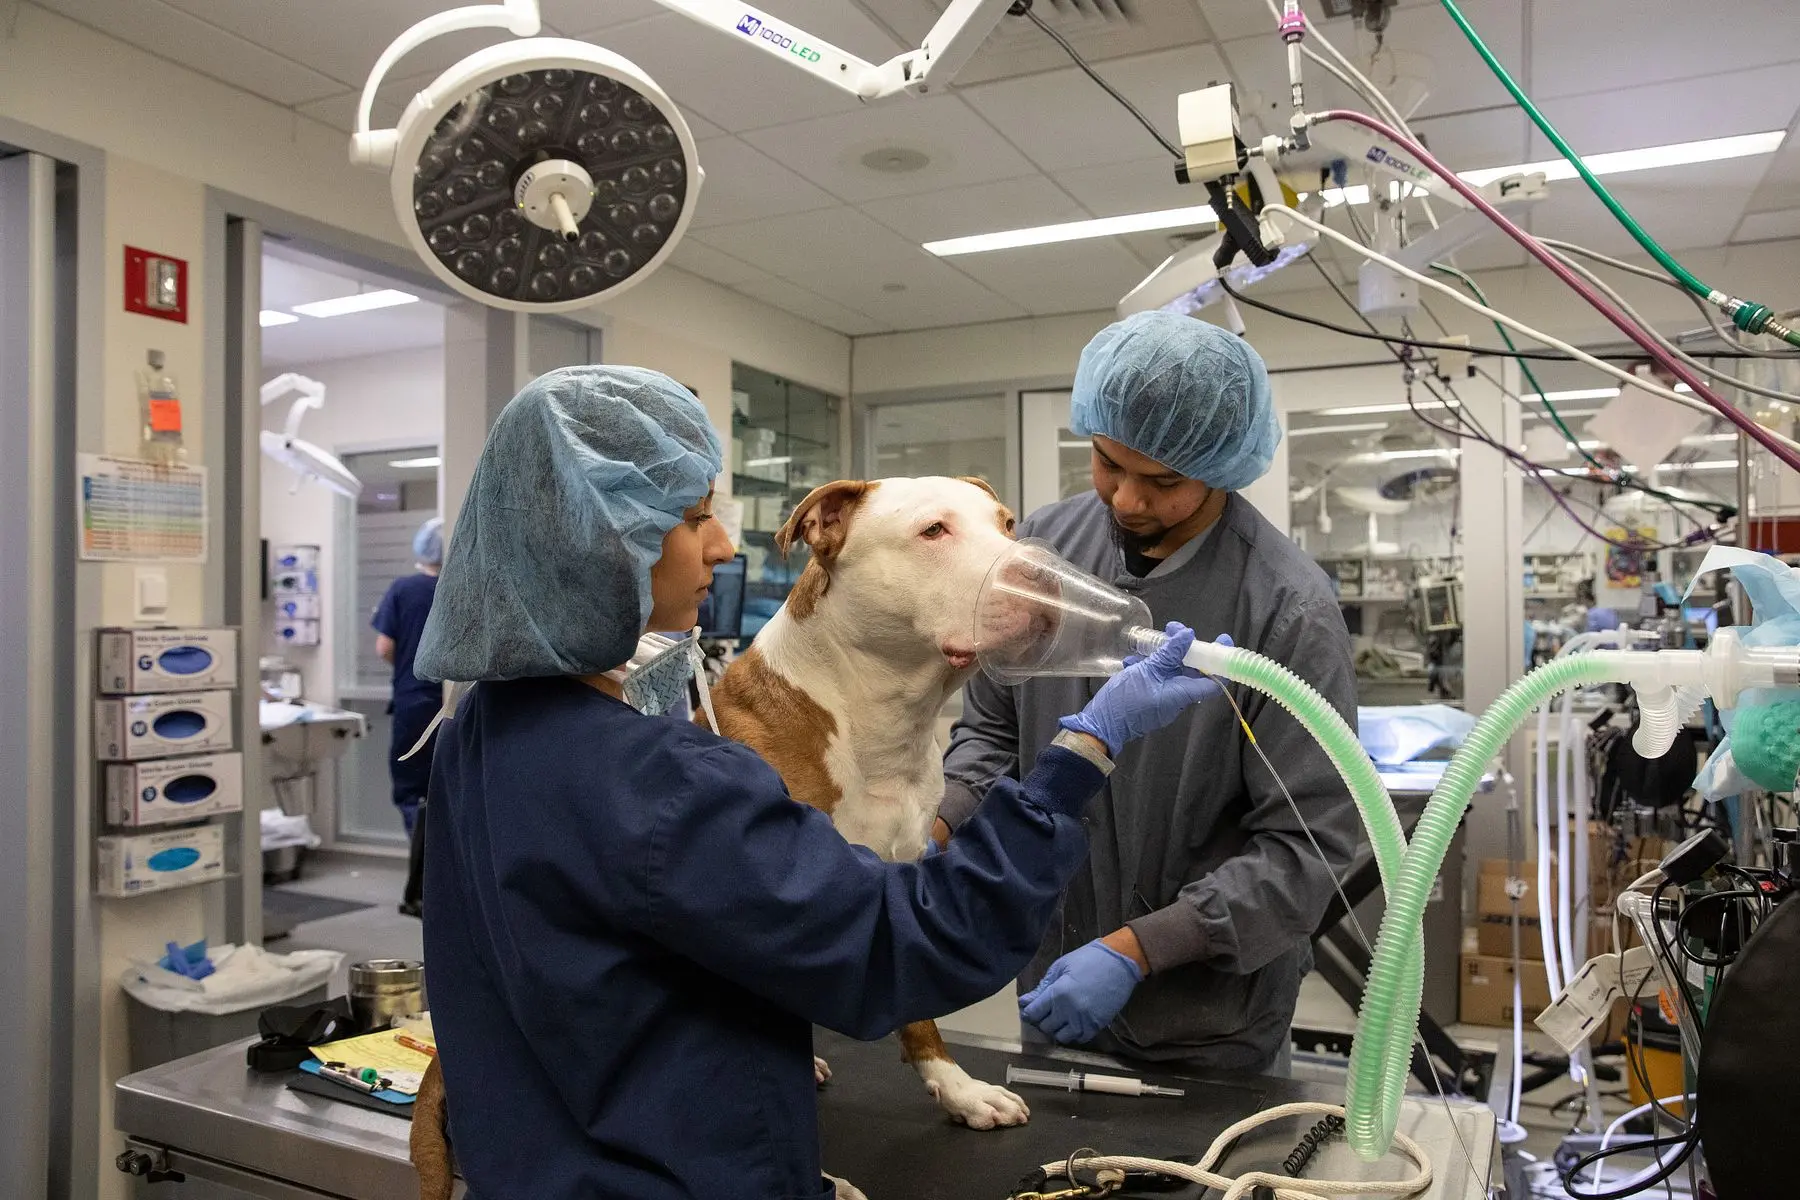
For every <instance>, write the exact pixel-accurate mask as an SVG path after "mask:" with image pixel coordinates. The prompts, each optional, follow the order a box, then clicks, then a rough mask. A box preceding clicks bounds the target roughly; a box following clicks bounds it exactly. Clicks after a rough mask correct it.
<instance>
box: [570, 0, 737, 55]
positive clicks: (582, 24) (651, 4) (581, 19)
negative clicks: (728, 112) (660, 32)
mask: <svg viewBox="0 0 1800 1200" xmlns="http://www.w3.org/2000/svg"><path fill="white" fill-rule="evenodd" d="M538 11H539V12H540V13H542V14H543V16H544V20H546V21H548V22H549V23H550V24H552V25H554V26H556V28H558V29H561V30H565V31H567V33H568V34H569V36H571V37H578V38H581V39H582V40H584V41H591V42H599V43H600V44H601V45H605V43H604V41H602V40H601V39H599V38H595V37H591V36H590V35H591V34H593V33H594V32H595V31H596V30H601V29H610V28H612V27H613V26H615V25H624V24H627V23H629V22H631V21H641V20H643V19H644V18H645V17H654V16H659V15H661V14H663V13H666V12H668V11H669V10H668V9H666V8H664V7H663V6H662V5H660V4H658V3H657V2H656V0H538ZM720 36H724V35H722V34H721V35H720Z"/></svg>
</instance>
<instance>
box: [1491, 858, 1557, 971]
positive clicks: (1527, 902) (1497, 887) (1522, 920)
mask: <svg viewBox="0 0 1800 1200" xmlns="http://www.w3.org/2000/svg"><path fill="white" fill-rule="evenodd" d="M1518 870H1519V878H1521V879H1523V880H1524V881H1525V894H1524V895H1523V896H1520V897H1519V953H1520V955H1521V956H1523V957H1525V958H1533V959H1539V960H1542V959H1543V957H1544V943H1543V933H1542V928H1541V927H1542V924H1543V922H1542V920H1541V915H1540V912H1539V909H1538V887H1537V860H1536V859H1527V860H1524V861H1521V862H1520V863H1519V867H1518ZM1506 878H1507V862H1506V860H1505V859H1504V858H1484V859H1482V860H1481V875H1480V878H1479V879H1478V880H1477V882H1476V886H1475V939H1476V944H1477V947H1478V948H1479V951H1480V953H1482V954H1485V955H1490V956H1492V957H1496V958H1511V957H1512V952H1513V943H1512V921H1513V910H1512V897H1511V896H1508V895H1507V893H1506Z"/></svg>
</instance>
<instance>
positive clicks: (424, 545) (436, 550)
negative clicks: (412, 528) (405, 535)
mask: <svg viewBox="0 0 1800 1200" xmlns="http://www.w3.org/2000/svg"><path fill="white" fill-rule="evenodd" d="M413 561H414V562H416V563H424V564H425V565H426V566H428V567H436V566H441V565H442V564H443V561H444V518H442V517H433V518H431V520H429V521H427V522H425V523H424V524H423V525H421V526H419V532H417V533H415V534H413Z"/></svg>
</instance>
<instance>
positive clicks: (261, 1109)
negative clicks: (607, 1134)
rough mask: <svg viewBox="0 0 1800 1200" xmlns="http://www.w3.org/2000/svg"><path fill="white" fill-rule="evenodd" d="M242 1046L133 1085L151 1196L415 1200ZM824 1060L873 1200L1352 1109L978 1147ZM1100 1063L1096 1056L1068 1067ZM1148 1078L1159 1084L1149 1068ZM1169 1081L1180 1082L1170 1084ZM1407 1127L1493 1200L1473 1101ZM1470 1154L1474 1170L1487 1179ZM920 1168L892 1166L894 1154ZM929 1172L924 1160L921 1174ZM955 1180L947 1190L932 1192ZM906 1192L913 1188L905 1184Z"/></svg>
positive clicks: (1283, 1092)
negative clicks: (1133, 1145) (1073, 1153)
mask: <svg viewBox="0 0 1800 1200" xmlns="http://www.w3.org/2000/svg"><path fill="white" fill-rule="evenodd" d="M246 1044H247V1043H244V1042H238V1043H234V1044H232V1045H229V1046H222V1047H219V1048H218V1049H216V1050H209V1051H206V1052H205V1053H203V1054H197V1055H194V1056H192V1057H190V1058H185V1059H181V1060H179V1061H177V1062H173V1063H168V1064H166V1065H164V1066H160V1067H155V1068H152V1069H150V1070H148V1071H142V1072H139V1073H138V1074H136V1075H131V1076H128V1077H126V1078H125V1079H122V1080H120V1081H119V1083H118V1085H117V1090H116V1116H117V1125H118V1127H119V1129H120V1131H121V1132H122V1133H124V1134H125V1135H127V1136H126V1141H127V1144H128V1145H129V1146H130V1147H131V1148H134V1149H139V1150H142V1151H143V1152H144V1153H146V1154H147V1155H149V1156H150V1158H152V1159H154V1160H155V1161H156V1162H157V1163H159V1164H160V1165H161V1166H162V1167H164V1168H167V1169H170V1170H173V1171H176V1172H178V1173H180V1175H181V1176H182V1177H183V1178H182V1179H180V1180H170V1181H168V1182H164V1183H159V1184H157V1185H155V1186H154V1187H152V1188H149V1189H148V1190H147V1191H146V1193H145V1194H146V1195H148V1196H152V1197H161V1196H171V1197H181V1198H182V1200H201V1198H206V1200H213V1198H218V1200H225V1198H235V1200H242V1198H243V1197H260V1198H263V1200H410V1197H412V1196H414V1195H416V1194H417V1187H418V1184H417V1181H416V1179H415V1178H414V1175H413V1171H412V1167H411V1166H410V1164H409V1163H408V1161H407V1136H408V1133H409V1131H410V1125H409V1123H408V1122H407V1121H406V1120H404V1119H402V1118H399V1117H393V1116H389V1115H387V1114H384V1113H376V1112H370V1111H368V1110H365V1109H361V1108H357V1107H354V1106H352V1105H349V1104H343V1103H339V1102H337V1101H334V1100H328V1099H325V1098H323V1097H316V1096H308V1095H302V1094H299V1093H296V1092H291V1091H288V1090H287V1087H286V1081H287V1076H285V1075H258V1074H256V1073H254V1072H252V1071H249V1070H248V1069H246V1067H245V1066H244V1046H245V1045H246ZM818 1049H819V1051H820V1053H822V1054H824V1055H825V1056H826V1057H827V1058H829V1059H830V1060H831V1061H832V1064H833V1071H834V1076H835V1077H834V1081H833V1084H832V1086H830V1087H827V1088H826V1089H825V1090H824V1091H823V1092H821V1093H820V1126H821V1137H822V1141H823V1143H824V1147H825V1154H826V1158H827V1162H826V1167H827V1169H829V1170H830V1171H832V1173H834V1174H838V1175H842V1176H844V1177H846V1178H848V1179H851V1180H852V1181H854V1182H856V1183H857V1184H858V1185H859V1186H861V1187H862V1188H863V1189H864V1190H865V1191H866V1192H867V1193H868V1194H869V1195H870V1196H871V1197H872V1200H930V1198H934V1197H938V1196H945V1197H962V1196H970V1197H974V1196H981V1197H986V1196H989V1195H992V1196H994V1197H996V1198H998V1197H999V1196H1003V1195H1005V1194H1006V1190H1007V1189H1008V1188H1010V1187H1011V1186H1012V1185H1013V1183H1014V1182H1016V1180H1017V1179H1018V1178H1019V1177H1020V1176H1022V1175H1023V1174H1024V1173H1025V1172H1026V1171H1027V1170H1029V1169H1030V1168H1032V1167H1033V1166H1035V1165H1037V1164H1038V1163H1039V1162H1043V1161H1048V1160H1049V1159H1050V1158H1055V1157H1060V1156H1061V1155H1062V1154H1066V1153H1067V1152H1069V1151H1070V1150H1073V1149H1075V1148H1076V1143H1070V1144H1068V1145H1064V1144H1063V1143H1064V1142H1067V1141H1068V1140H1069V1139H1070V1138H1071V1137H1074V1138H1076V1139H1077V1140H1078V1141H1079V1140H1080V1139H1081V1138H1083V1137H1086V1138H1090V1139H1092V1138H1098V1139H1100V1142H1101V1144H1102V1145H1103V1146H1104V1145H1112V1146H1114V1147H1116V1148H1117V1149H1118V1150H1119V1151H1121V1152H1127V1153H1131V1152H1141V1151H1137V1150H1131V1149H1128V1145H1129V1141H1128V1139H1132V1138H1135V1137H1138V1136H1151V1137H1154V1139H1155V1142H1156V1144H1157V1145H1162V1146H1167V1147H1170V1148H1171V1149H1170V1150H1168V1151H1167V1152H1170V1153H1173V1152H1175V1150H1176V1149H1177V1148H1178V1149H1181V1150H1186V1151H1188V1152H1191V1153H1199V1152H1200V1151H1202V1150H1204V1149H1205V1147H1206V1143H1207V1142H1209V1141H1210V1140H1211V1139H1212V1137H1213V1136H1214V1135H1216V1134H1217V1132H1218V1131H1219V1130H1221V1129H1223V1128H1224V1127H1225V1125H1226V1124H1229V1123H1230V1122H1231V1121H1234V1120H1236V1119H1238V1118H1240V1117H1243V1116H1246V1115H1248V1114H1249V1113H1250V1112H1253V1111H1256V1110H1259V1109H1261V1108H1264V1107H1267V1106H1269V1105H1273V1104H1279V1103H1284V1102H1286V1101H1290V1100H1302V1099H1305V1100H1326V1101H1339V1100H1341V1095H1340V1094H1338V1092H1337V1091H1336V1090H1335V1089H1331V1088H1326V1087H1322V1086H1319V1085H1317V1084H1309V1083H1301V1082H1295V1081H1291V1080H1277V1079H1265V1078H1260V1077H1242V1078H1237V1077H1229V1078H1227V1077H1221V1078H1220V1079H1218V1080H1215V1081H1211V1082H1210V1083H1207V1084H1203V1085H1202V1086H1199V1087H1195V1086H1192V1085H1191V1084H1190V1085H1189V1090H1188V1096H1187V1098H1186V1099H1184V1100H1182V1101H1173V1102H1171V1101H1145V1100H1139V1099H1133V1098H1126V1097H1115V1096H1099V1095H1093V1094H1087V1095H1076V1096H1069V1095H1066V1094H1064V1093H1060V1092H1056V1091H1046V1090H1035V1091H1033V1092H1032V1094H1031V1096H1030V1097H1029V1099H1030V1101H1031V1104H1032V1108H1033V1112H1034V1114H1035V1116H1034V1119H1033V1121H1032V1124H1031V1125H1029V1126H1027V1127H1026V1128H1024V1129H1020V1130H1009V1131H1006V1132H1005V1133H1002V1134H972V1133H969V1132H968V1131H966V1130H962V1129H958V1128H956V1127H953V1126H951V1125H949V1124H948V1123H947V1122H945V1121H944V1120H943V1118H942V1116H941V1115H939V1114H938V1113H937V1111H936V1107H935V1106H934V1105H933V1104H932V1103H931V1101H930V1100H929V1099H927V1098H926V1096H925V1095H924V1092H923V1089H922V1088H921V1087H920V1086H919V1083H918V1080H917V1078H916V1077H915V1076H914V1075H913V1073H912V1071H911V1070H910V1069H909V1068H906V1067H903V1066H901V1065H900V1064H899V1063H898V1062H897V1061H895V1060H896V1059H897V1057H898V1056H897V1055H896V1054H895V1053H894V1047H893V1045H892V1044H891V1043H889V1042H875V1043H862V1042H853V1041H851V1040H849V1039H847V1038H841V1037H837V1036H836V1035H832V1034H826V1033H823V1032H821V1033H820V1034H819V1037H818ZM956 1054H957V1057H958V1059H959V1060H960V1061H962V1062H963V1063H964V1064H965V1065H966V1066H968V1068H969V1069H970V1071H971V1072H972V1073H974V1074H976V1075H977V1076H979V1077H983V1078H988V1079H996V1078H1004V1070H1005V1066H1004V1064H1005V1063H1006V1062H1009V1061H1020V1062H1026V1063H1032V1062H1036V1064H1037V1065H1042V1066H1054V1065H1055V1064H1054V1063H1051V1062H1049V1061H1047V1060H1035V1059H1033V1058H1032V1057H1031V1056H1028V1055H1021V1054H1020V1053H1019V1051H1018V1047H1017V1045H1016V1044H1015V1043H1006V1042H997V1041H991V1040H983V1039H966V1040H965V1041H964V1042H963V1043H962V1044H960V1045H959V1047H958V1049H957V1051H956ZM1057 1057H1058V1058H1059V1059H1063V1060H1065V1061H1067V1060H1074V1061H1092V1059H1093V1056H1087V1055H1058V1056H1057ZM1133 1073H1135V1074H1141V1075H1146V1076H1149V1075H1153V1074H1154V1072H1148V1071H1143V1070H1140V1069H1134V1070H1133ZM1158 1078H1168V1077H1162V1076H1159V1077H1158ZM1303 1128H1304V1124H1297V1123H1290V1124H1288V1125H1283V1126H1280V1127H1277V1128H1274V1129H1272V1130H1271V1131H1270V1132H1269V1133H1267V1134H1259V1135H1256V1136H1253V1137H1249V1138H1246V1139H1244V1140H1243V1142H1241V1143H1240V1145H1239V1147H1238V1148H1237V1150H1235V1151H1234V1152H1233V1155H1232V1157H1231V1159H1229V1160H1228V1161H1227V1169H1228V1170H1231V1171H1234V1172H1235V1171H1239V1170H1248V1169H1251V1168H1252V1167H1262V1168H1264V1169H1278V1168H1277V1167H1276V1164H1278V1163H1279V1162H1280V1161H1281V1159H1282V1157H1283V1156H1284V1155H1285V1154H1286V1153H1287V1151H1288V1149H1290V1148H1291V1147H1292V1145H1293V1142H1294V1140H1295V1139H1296V1138H1297V1136H1298V1134H1299V1132H1300V1131H1301V1130H1302V1129H1303ZM1401 1129H1402V1130H1403V1131H1404V1132H1406V1133H1407V1134H1408V1135H1409V1136H1411V1137H1412V1138H1414V1139H1415V1140H1416V1141H1418V1142H1420V1143H1421V1144H1422V1145H1423V1146H1424V1147H1425V1148H1426V1151H1427V1152H1428V1153H1429V1154H1430V1155H1431V1159H1432V1164H1433V1169H1434V1181H1433V1184H1432V1187H1431V1189H1430V1190H1429V1191H1428V1192H1426V1193H1425V1197H1424V1200H1487V1197H1488V1190H1487V1188H1488V1185H1487V1179H1488V1176H1489V1174H1490V1171H1492V1174H1493V1176H1494V1178H1495V1179H1497V1178H1498V1171H1497V1170H1494V1169H1492V1166H1491V1165H1492V1164H1493V1163H1494V1162H1495V1161H1496V1158H1497V1154H1496V1150H1495V1144H1494V1119H1493V1114H1492V1113H1490V1112H1489V1111H1488V1110H1487V1109H1485V1108H1483V1107H1480V1106H1477V1105H1470V1104H1457V1105H1455V1106H1453V1107H1452V1108H1451V1109H1450V1110H1448V1111H1447V1110H1446V1109H1445V1107H1444V1106H1443V1105H1442V1104H1441V1103H1440V1102H1438V1101H1436V1100H1430V1101H1416V1100H1409V1101H1407V1102H1406V1103H1405V1104H1404V1106H1403V1108H1402V1113H1401ZM1464 1147H1466V1148H1467V1151H1468V1153H1469V1154H1470V1155H1472V1156H1473V1158H1474V1163H1473V1168H1474V1169H1473V1170H1471V1167H1470V1164H1469V1163H1468V1162H1467V1161H1466V1160H1465V1153H1464ZM896 1153H897V1154H900V1155H901V1156H902V1157H904V1158H905V1159H906V1160H907V1161H906V1162H905V1163H896V1162H893V1161H890V1159H891V1158H892V1157H893V1155H894V1154H896ZM921 1160H924V1161H921ZM1403 1170H1404V1168H1402V1167H1401V1166H1400V1165H1399V1163H1398V1162H1393V1161H1390V1162H1385V1163H1383V1164H1380V1165H1378V1166H1377V1167H1375V1168H1373V1169H1371V1168H1370V1167H1368V1166H1365V1165H1363V1164H1359V1163H1357V1162H1356V1161H1355V1159H1354V1158H1353V1156H1352V1155H1351V1154H1350V1151H1349V1149H1348V1148H1347V1147H1345V1146H1343V1145H1342V1144H1341V1142H1340V1143H1338V1144H1335V1145H1328V1146H1327V1147H1325V1148H1324V1149H1323V1150H1321V1151H1320V1153H1319V1156H1318V1157H1317V1158H1316V1159H1315V1160H1314V1165H1313V1167H1312V1168H1311V1173H1312V1174H1314V1175H1315V1176H1319V1177H1326V1178H1331V1177H1337V1178H1359V1177H1360V1178H1380V1177H1387V1178H1394V1177H1397V1175H1398V1174H1399V1173H1401V1172H1403ZM939 1174H942V1176H943V1178H944V1180H945V1182H943V1183H942V1184H941V1185H940V1184H934V1183H932V1182H931V1179H932V1177H933V1176H935V1175H939ZM903 1180H904V1181H905V1182H902V1181H903Z"/></svg>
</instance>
